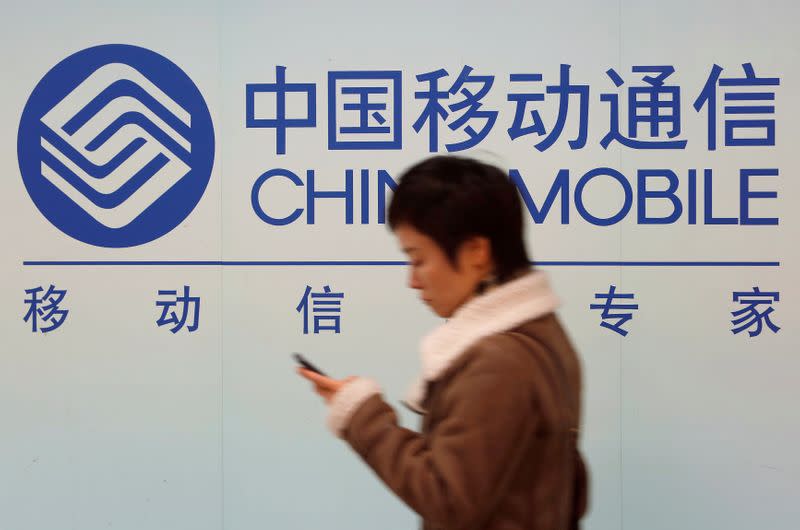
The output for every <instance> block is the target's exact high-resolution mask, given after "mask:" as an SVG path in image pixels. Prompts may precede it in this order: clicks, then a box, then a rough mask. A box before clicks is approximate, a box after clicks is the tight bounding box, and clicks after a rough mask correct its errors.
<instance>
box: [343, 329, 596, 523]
mask: <svg viewBox="0 0 800 530" xmlns="http://www.w3.org/2000/svg"><path fill="white" fill-rule="evenodd" d="M580 402H581V373H580V365H579V361H578V358H577V356H576V353H575V351H574V350H573V348H572V346H571V345H570V342H569V340H568V338H567V336H566V334H565V333H564V331H563V329H562V327H561V325H560V324H559V322H558V320H557V318H556V317H555V315H554V314H553V313H548V314H546V315H543V316H539V317H538V318H534V319H531V320H528V321H525V322H523V323H521V324H519V325H516V326H514V327H513V328H510V329H508V330H505V331H500V332H497V333H492V334H490V335H488V336H485V337H482V338H480V339H479V340H477V342H475V343H473V344H471V345H470V346H469V347H468V348H467V349H466V350H465V351H464V352H462V353H461V354H459V355H458V356H457V357H456V358H455V359H454V360H453V362H452V363H450V364H449V365H448V366H447V369H446V370H444V371H443V372H442V373H441V374H439V375H438V377H437V378H436V380H435V381H434V382H432V383H429V384H428V387H427V389H426V392H425V398H424V401H423V402H422V405H423V408H424V409H425V410H426V411H427V414H426V415H425V416H424V418H423V423H422V432H421V433H417V432H414V431H411V430H408V429H404V428H402V427H400V426H399V425H398V422H397V417H396V415H395V412H394V410H393V409H392V408H391V407H390V406H389V405H388V404H387V403H386V402H385V401H384V400H383V399H382V398H381V397H380V395H376V394H372V395H371V396H369V397H368V398H367V399H366V400H365V401H363V402H362V403H360V404H359V406H358V407H357V409H356V410H354V411H353V412H352V414H351V415H350V416H349V421H348V422H347V424H346V426H344V428H343V429H342V431H341V436H342V437H343V438H344V439H345V440H346V441H347V442H348V443H349V444H350V445H351V446H352V448H353V449H354V450H355V451H356V452H357V453H358V454H359V455H360V456H361V458H363V459H364V461H365V462H366V463H367V464H368V465H369V466H370V467H371V468H372V469H373V470H374V472H375V473H376V474H377V475H378V476H379V477H380V478H381V480H383V482H384V483H385V484H386V485H387V486H388V487H389V488H390V489H391V490H392V491H394V492H395V493H396V494H397V495H398V496H399V497H400V498H401V499H402V500H403V501H404V502H405V503H406V504H408V506H410V507H411V508H412V509H413V510H414V511H416V512H417V513H418V514H419V515H420V516H421V517H422V519H423V528H424V529H426V530H479V529H492V530H523V529H525V530H567V529H570V528H576V527H577V522H578V520H579V519H580V516H581V515H582V514H583V512H584V511H585V507H586V474H585V468H584V466H583V463H582V461H581V458H580V455H579V453H578V452H577V449H576V443H577V442H576V440H577V432H578V427H579V421H580Z"/></svg>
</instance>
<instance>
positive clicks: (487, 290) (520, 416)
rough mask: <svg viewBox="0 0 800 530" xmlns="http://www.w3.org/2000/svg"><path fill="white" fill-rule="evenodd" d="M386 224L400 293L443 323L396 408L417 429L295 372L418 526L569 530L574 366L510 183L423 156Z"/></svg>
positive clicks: (373, 388)
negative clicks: (411, 417)
mask: <svg viewBox="0 0 800 530" xmlns="http://www.w3.org/2000/svg"><path fill="white" fill-rule="evenodd" d="M389 225H390V227H391V228H392V230H393V231H394V234H395V236H396V237H397V239H398V240H399V242H400V245H401V246H402V248H403V251H404V252H405V253H406V254H407V255H408V256H409V259H410V262H411V270H410V278H409V286H410V287H411V288H413V289H418V290H419V291H420V296H421V298H422V300H423V301H424V302H425V303H426V304H428V305H429V306H430V308H431V309H432V310H433V311H434V312H435V313H436V314H437V315H439V316H441V317H443V318H447V319H449V320H448V321H447V322H446V323H444V324H443V325H441V327H439V328H437V329H435V330H434V331H433V332H432V333H431V334H429V335H428V336H427V337H425V339H424V340H423V341H422V345H421V350H422V374H421V378H420V381H419V383H418V384H417V385H415V387H414V389H413V390H412V392H411V395H410V397H409V399H408V401H407V404H408V405H409V406H410V407H411V408H412V409H414V410H416V411H417V412H420V413H422V414H423V421H422V430H421V432H420V433H417V432H413V431H410V430H408V429H404V428H402V427H400V426H399V425H398V423H397V417H396V415H395V412H394V411H393V410H392V408H391V407H390V406H389V405H388V404H387V403H386V402H385V401H384V400H383V399H382V398H381V395H380V388H379V387H378V385H377V384H376V383H375V382H374V381H372V380H370V379H366V378H361V377H350V378H347V379H345V380H341V381H340V380H334V379H330V378H327V377H324V376H320V375H318V374H315V373H313V372H310V371H308V370H305V369H300V370H299V373H300V374H301V375H302V376H303V377H305V378H307V379H309V380H310V381H311V382H312V383H313V384H314V386H315V389H316V391H317V392H318V393H319V394H320V395H321V396H322V397H323V398H324V399H325V401H326V402H327V403H328V405H329V407H330V411H329V417H328V424H329V426H330V427H331V429H332V430H333V431H334V432H335V433H336V434H337V435H338V436H340V437H341V438H343V439H344V440H345V441H346V442H348V443H349V444H350V446H351V447H352V448H353V449H354V450H355V451H356V452H357V453H358V454H359V455H360V456H361V457H362V458H363V459H364V461H365V462H366V463H367V465H369V466H370V467H371V468H372V469H373V470H374V471H375V473H376V474H377V475H378V476H379V477H380V478H381V479H382V480H383V481H384V482H385V483H386V485H387V486H388V487H389V488H390V489H391V490H392V491H394V492H395V493H396V494H397V495H398V496H399V497H400V498H401V499H402V500H403V501H404V502H405V503H407V504H408V505H409V506H410V507H411V508H412V509H413V510H414V511H416V512H417V513H418V514H419V515H420V516H421V517H422V519H423V527H424V528H426V529H465V530H466V529H503V530H513V529H537V530H538V529H541V530H564V529H567V528H577V526H578V521H579V520H580V517H581V516H582V515H583V513H584V511H585V508H586V472H585V468H584V465H583V462H582V460H581V457H580V454H579V453H578V451H577V447H576V444H577V433H578V426H579V420H580V400H581V395H580V393H581V375H580V365H579V361H578V358H577V355H576V354H575V351H574V350H573V348H572V346H571V345H570V342H569V340H568V338H567V336H566V334H565V333H564V331H563V329H562V328H561V326H560V324H559V322H558V320H557V319H556V316H555V315H554V313H553V312H554V310H555V309H556V306H557V299H556V297H555V295H554V294H553V292H552V291H551V290H550V287H549V286H548V283H547V279H546V277H545V275H544V274H543V273H542V272H539V271H531V269H530V262H529V259H528V256H527V253H526V251H525V245H524V240H523V223H522V207H521V204H520V199H519V196H518V194H517V191H516V188H515V187H514V185H513V184H512V183H511V182H510V180H509V179H508V178H507V177H506V175H504V174H503V172H502V171H501V170H499V169H498V168H496V167H493V166H489V165H486V164H483V163H480V162H477V161H474V160H469V159H463V158H456V157H441V156H439V157H433V158H430V159H428V160H425V161H423V162H421V163H419V164H417V165H415V166H414V167H412V168H411V169H409V170H408V171H407V172H406V173H405V174H404V175H403V176H402V177H401V178H400V180H399V183H398V186H397V189H396V190H395V193H394V195H393V197H392V202H391V204H390V206H389Z"/></svg>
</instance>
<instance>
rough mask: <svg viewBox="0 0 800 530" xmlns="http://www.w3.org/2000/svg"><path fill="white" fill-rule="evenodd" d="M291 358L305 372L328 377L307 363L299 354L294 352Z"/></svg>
mask: <svg viewBox="0 0 800 530" xmlns="http://www.w3.org/2000/svg"><path fill="white" fill-rule="evenodd" d="M292 357H293V358H294V360H295V361H297V363H298V364H299V365H300V366H302V367H303V368H305V369H306V370H311V371H312V372H315V373H318V374H319V375H324V376H325V377H328V374H326V373H325V372H323V371H322V370H320V369H319V368H317V367H316V366H314V365H313V364H311V362H309V360H308V359H306V358H305V357H303V356H302V355H301V354H299V353H297V352H295V353H293V354H292Z"/></svg>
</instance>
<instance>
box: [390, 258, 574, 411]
mask: <svg viewBox="0 0 800 530" xmlns="http://www.w3.org/2000/svg"><path fill="white" fill-rule="evenodd" d="M558 303H559V302H558V299H557V298H556V296H555V294H554V293H553V291H552V290H551V289H550V285H549V282H548V279H547V275H546V274H545V273H543V272H541V271H534V272H530V273H527V274H525V275H523V276H521V277H519V278H516V279H514V280H511V281H509V282H506V283H504V284H501V285H499V286H497V287H495V288H494V289H491V290H489V291H487V292H486V293H485V294H483V295H480V296H477V297H475V298H473V299H471V300H470V301H469V302H467V303H466V304H464V305H463V306H461V307H460V308H459V309H458V310H457V311H456V312H455V314H453V316H452V317H451V318H450V320H448V321H447V322H445V323H444V324H442V325H440V326H439V327H437V328H436V329H434V330H433V331H432V332H431V333H429V334H428V335H427V336H425V337H424V338H423V339H422V343H421V347H420V350H421V357H422V373H421V374H420V377H419V378H418V380H417V381H416V382H415V383H414V385H412V387H411V389H410V390H409V392H408V395H407V397H406V400H405V403H406V405H407V406H408V407H409V408H411V409H412V410H415V411H416V412H424V410H423V409H422V402H423V401H424V400H425V394H426V392H427V387H428V383H431V382H433V381H436V380H437V379H438V378H439V377H441V376H442V375H443V374H444V373H445V372H446V371H447V369H448V368H450V367H451V366H452V365H453V363H454V362H455V361H456V360H458V358H459V357H460V356H461V355H462V354H463V353H464V352H466V351H467V350H468V349H469V348H470V346H472V345H473V344H475V343H476V342H478V341H479V340H481V339H482V338H484V337H487V336H489V335H492V334H494V333H500V332H503V331H507V330H509V329H513V328H515V327H517V326H519V325H520V324H522V323H524V322H527V321H528V320H533V319H535V318H538V317H541V316H544V315H546V314H548V313H552V312H553V311H555V309H556V307H558Z"/></svg>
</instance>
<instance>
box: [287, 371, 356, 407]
mask: <svg viewBox="0 0 800 530" xmlns="http://www.w3.org/2000/svg"><path fill="white" fill-rule="evenodd" d="M297 373H298V374H300V375H301V376H302V377H305V378H306V379H308V380H309V381H311V382H312V383H313V384H314V391H315V392H316V393H317V394H319V395H320V396H322V398H323V399H324V400H325V402H326V403H330V402H331V400H332V399H333V396H334V394H336V392H338V391H339V389H340V388H342V387H343V386H344V385H346V384H347V383H349V382H350V381H352V380H353V379H355V377H353V376H351V377H347V378H345V379H341V380H340V379H331V378H330V377H325V376H324V375H319V374H318V373H316V372H312V371H311V370H306V369H305V368H298V369H297Z"/></svg>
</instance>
